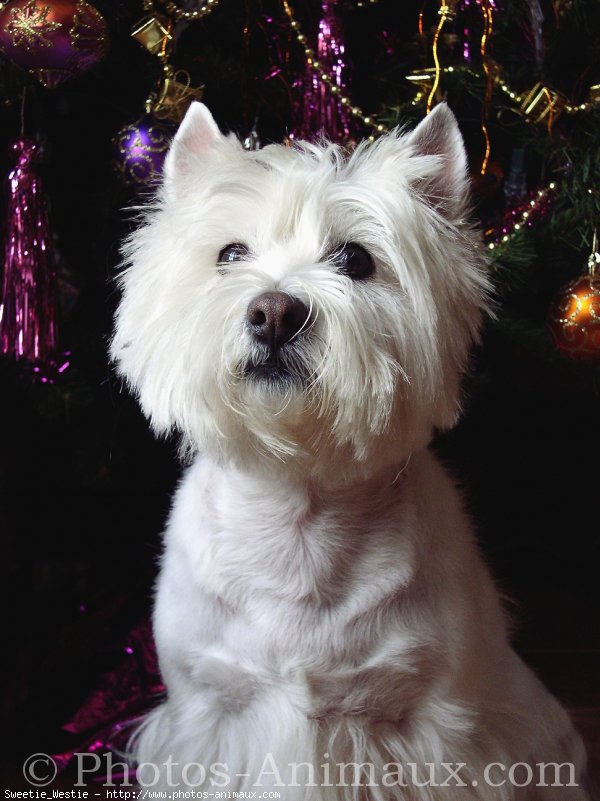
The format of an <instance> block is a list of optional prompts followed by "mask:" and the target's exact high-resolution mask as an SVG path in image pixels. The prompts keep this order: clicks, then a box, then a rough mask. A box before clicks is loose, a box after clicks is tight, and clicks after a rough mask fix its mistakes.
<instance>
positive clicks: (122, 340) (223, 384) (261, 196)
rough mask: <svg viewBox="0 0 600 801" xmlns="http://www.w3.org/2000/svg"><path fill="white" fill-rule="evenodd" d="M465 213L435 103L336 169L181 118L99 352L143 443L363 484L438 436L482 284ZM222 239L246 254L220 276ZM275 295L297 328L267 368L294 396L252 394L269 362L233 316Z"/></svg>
mask: <svg viewBox="0 0 600 801" xmlns="http://www.w3.org/2000/svg"><path fill="white" fill-rule="evenodd" d="M466 198H467V192H466V159H465V153H464V149H463V145H462V140H461V136H460V133H459V131H458V126H457V125H456V122H455V120H454V117H453V115H452V113H451V112H450V111H449V110H448V109H447V107H446V106H439V107H438V108H437V109H436V110H435V111H434V112H433V113H432V114H431V115H430V116H429V117H427V118H426V120H425V121H424V122H423V123H422V124H421V125H420V126H419V127H418V128H417V129H416V130H415V131H414V132H413V133H412V134H409V135H405V136H403V135H401V134H400V133H399V132H397V131H396V132H393V133H391V134H389V135H387V136H384V137H382V138H381V139H380V140H379V141H377V142H376V143H374V144H371V145H369V144H363V145H360V146H359V147H358V148H357V149H356V150H355V151H354V152H352V153H350V154H348V153H345V152H344V151H343V149H342V148H341V147H339V146H337V145H332V144H328V143H322V144H309V143H306V142H303V143H300V144H298V145H297V146H294V147H289V148H287V147H282V146H280V145H271V146H268V147H265V148H264V149H262V150H260V151H258V152H248V151H245V150H244V149H243V148H242V146H241V144H240V143H239V141H238V140H237V139H236V138H234V137H231V136H230V137H224V136H222V135H221V134H220V132H219V131H218V129H217V128H216V126H215V124H214V122H213V121H212V119H211V118H210V116H209V115H208V113H207V111H206V109H205V108H204V107H202V106H200V104H195V105H194V106H192V109H191V111H190V113H189V115H188V117H187V118H186V120H185V121H184V123H183V125H182V126H181V128H180V131H179V133H178V135H177V137H176V139H175V142H174V145H173V148H172V150H171V152H170V154H169V157H168V160H167V164H166V170H165V181H164V186H163V188H162V191H161V193H160V195H159V197H158V199H157V202H156V205H155V207H154V208H152V209H151V210H149V211H148V214H147V217H146V219H145V223H144V224H143V225H142V226H141V227H140V228H139V229H138V231H137V232H136V233H135V234H134V235H133V237H132V238H131V240H130V241H129V243H128V245H127V247H126V251H125V253H126V258H127V261H128V262H129V264H130V266H129V268H128V270H127V271H126V272H125V273H124V275H123V278H122V284H123V289H124V295H123V302H122V304H121V307H120V310H119V313H118V318H117V326H116V335H115V338H114V340H113V345H112V353H113V356H114V358H115V359H116V360H117V362H118V364H119V369H120V371H121V372H122V373H123V374H124V375H125V376H126V377H127V379H128V380H129V382H130V384H131V385H132V386H133V388H134V389H135V390H136V391H137V392H138V393H139V397H140V401H141V404H142V407H143V409H144V411H145V412H146V414H147V415H148V416H149V418H150V420H151V422H152V425H153V427H154V428H155V430H156V431H158V432H168V431H171V430H177V431H179V432H181V434H182V437H183V442H184V445H185V447H186V448H188V449H190V450H192V451H194V450H196V449H201V450H202V451H203V452H208V453H211V454H213V455H215V456H217V457H218V458H219V459H220V460H223V459H224V460H229V459H234V460H235V461H237V462H238V463H242V464H247V465H248V464H249V463H255V465H260V466H261V467H264V466H265V465H266V464H268V463H272V462H274V461H276V462H279V461H283V462H285V463H286V464H288V465H292V466H293V468H294V469H300V470H301V471H302V472H303V473H306V471H307V470H312V471H316V472H317V473H326V472H328V471H330V470H331V466H332V463H336V465H337V466H339V467H341V468H343V472H347V471H348V470H359V471H362V472H363V473H368V472H371V471H372V470H373V469H374V467H375V466H376V467H377V468H379V467H380V466H381V464H382V462H386V461H389V462H394V463H396V462H401V461H402V459H406V458H407V457H408V455H409V454H410V453H411V452H412V451H414V450H415V449H418V448H420V447H422V446H423V445H424V444H425V443H426V442H427V441H428V440H429V438H430V436H431V432H432V429H433V427H440V428H445V427H448V426H451V425H452V424H453V423H454V421H455V419H456V416H457V412H458V408H459V380H460V375H461V372H462V370H463V368H464V366H465V361H466V358H467V353H468V350H469V346H470V344H471V342H472V341H473V339H474V338H475V337H476V335H477V330H478V327H479V322H480V316H481V309H482V306H483V304H484V300H485V294H486V286H487V285H486V277H485V272H484V269H483V268H484V260H483V255H482V248H481V244H480V238H479V236H478V234H477V233H475V232H474V231H473V229H472V228H471V227H470V225H469V224H468V223H467V221H466V219H465V213H466V207H465V203H466ZM349 242H351V243H358V244H359V245H361V246H362V247H364V248H365V249H366V250H367V251H368V252H369V253H370V254H371V255H372V257H373V259H374V263H375V270H374V273H373V275H372V276H370V277H369V278H367V279H365V280H353V279H352V278H351V277H348V275H346V274H344V273H343V272H341V271H340V270H339V269H338V267H337V265H336V263H335V255H336V252H338V251H339V249H340V247H341V246H343V245H345V244H346V243H349ZM228 243H242V244H244V245H245V246H246V247H247V249H248V254H247V256H245V257H244V258H243V259H242V260H241V261H238V262H235V263H232V264H228V265H227V266H226V267H224V268H221V269H219V267H218V264H217V262H218V258H219V252H220V251H221V249H222V248H223V247H224V246H226V245H227V244H228ZM273 290H278V291H281V292H284V293H287V294H289V295H290V296H293V297H295V298H298V299H300V300H301V301H302V302H303V303H304V304H305V306H306V308H307V310H308V314H307V319H306V321H305V324H304V326H303V329H302V330H301V331H300V333H299V334H298V335H297V336H296V337H295V338H294V340H293V341H292V342H290V343H288V344H287V345H286V347H285V348H283V349H282V351H281V354H280V359H281V361H282V363H283V364H284V365H285V367H286V368H287V378H288V380H287V381H277V382H273V381H270V382H269V381H257V380H249V378H248V376H247V375H246V374H245V372H244V369H245V366H246V365H248V364H249V363H250V364H259V363H260V362H261V361H262V360H264V359H265V358H266V353H265V347H264V346H263V345H261V344H259V343H257V342H255V341H254V339H253V336H252V332H251V330H250V329H249V326H248V323H247V319H246V310H247V308H248V306H249V304H250V303H251V301H252V300H253V299H254V298H255V297H256V296H258V295H260V294H261V293H264V292H267V291H273Z"/></svg>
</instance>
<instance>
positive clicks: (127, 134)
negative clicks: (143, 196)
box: [113, 113, 176, 188]
mask: <svg viewBox="0 0 600 801" xmlns="http://www.w3.org/2000/svg"><path fill="white" fill-rule="evenodd" d="M175 130H176V126H174V125H172V124H171V123H169V122H167V121H163V120H158V119H156V117H155V116H154V115H153V114H150V113H148V114H145V115H144V116H143V117H142V118H141V119H139V120H138V121H137V122H135V123H133V125H127V126H126V127H125V128H123V129H122V130H121V131H119V133H118V134H117V136H116V137H115V139H114V146H115V151H116V152H115V159H114V162H113V164H114V167H115V169H116V170H117V172H118V173H119V175H120V176H121V179H122V181H123V183H124V184H126V185H127V186H133V187H138V188H140V187H143V186H147V185H149V184H151V183H152V181H153V180H156V179H157V178H158V176H159V175H160V173H161V170H162V165H163V162H164V160H165V156H166V155H167V151H168V149H169V145H170V144H171V140H172V138H173V134H174V133H175Z"/></svg>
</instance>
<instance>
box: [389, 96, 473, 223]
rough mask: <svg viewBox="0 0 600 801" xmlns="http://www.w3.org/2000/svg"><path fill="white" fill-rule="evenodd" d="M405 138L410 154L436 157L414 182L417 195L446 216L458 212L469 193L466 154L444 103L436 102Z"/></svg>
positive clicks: (452, 115) (458, 132) (459, 135)
mask: <svg viewBox="0 0 600 801" xmlns="http://www.w3.org/2000/svg"><path fill="white" fill-rule="evenodd" d="M405 141H406V143H407V144H408V145H409V146H410V148H411V150H412V154H411V155H413V156H435V157H436V159H434V160H431V161H432V162H433V163H430V164H429V165H428V166H425V169H424V170H423V172H422V173H421V174H417V177H416V179H415V180H414V181H413V186H414V188H415V189H416V191H417V192H418V193H419V195H421V197H423V199H424V200H425V201H426V202H427V203H428V204H429V205H430V206H433V207H434V208H435V209H437V210H438V211H440V212H442V213H443V214H445V215H446V216H450V217H453V216H454V215H455V214H457V213H460V210H461V209H462V208H463V206H464V203H465V199H466V198H467V197H468V193H469V182H468V177H467V154H466V152H465V146H464V143H463V138H462V134H461V132H460V129H459V127H458V123H457V121H456V117H455V116H454V114H453V113H452V112H451V111H450V109H449V108H448V106H447V105H446V103H440V104H439V105H437V106H436V107H435V108H434V109H433V111H432V112H431V113H430V114H428V115H427V116H426V117H425V119H424V120H422V122H420V123H419V124H418V125H417V127H416V128H415V129H414V131H412V133H410V134H409V135H408V137H407V139H406V140H405ZM424 164H425V163H424Z"/></svg>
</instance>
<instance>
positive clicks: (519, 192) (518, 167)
mask: <svg viewBox="0 0 600 801" xmlns="http://www.w3.org/2000/svg"><path fill="white" fill-rule="evenodd" d="M526 194H527V174H526V172H525V149H524V148H522V147H515V148H513V151H512V153H511V157H510V167H509V170H508V176H507V178H506V181H505V183H504V199H505V200H506V202H507V203H508V204H509V205H510V206H515V205H517V203H522V202H523V199H524V197H525V195H526Z"/></svg>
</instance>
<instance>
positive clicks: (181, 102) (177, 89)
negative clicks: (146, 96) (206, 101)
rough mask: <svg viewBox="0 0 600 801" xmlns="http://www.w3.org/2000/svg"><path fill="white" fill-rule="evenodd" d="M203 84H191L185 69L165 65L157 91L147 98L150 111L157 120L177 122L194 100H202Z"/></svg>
mask: <svg viewBox="0 0 600 801" xmlns="http://www.w3.org/2000/svg"><path fill="white" fill-rule="evenodd" d="M203 94H204V87H203V86H199V87H196V86H191V78H190V76H189V73H187V72H186V71H185V70H178V71H177V72H173V70H172V69H171V68H170V67H169V66H168V65H167V66H166V68H165V76H164V78H163V79H162V81H161V83H160V85H159V87H158V91H157V92H156V94H154V95H152V96H151V97H150V100H149V108H148V111H150V112H151V113H152V114H153V115H154V116H155V117H156V119H158V120H169V121H170V122H176V123H179V122H181V121H182V119H183V118H184V117H185V113H186V111H187V110H188V108H189V107H190V105H191V104H192V102H193V101H194V100H202V95H203Z"/></svg>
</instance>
